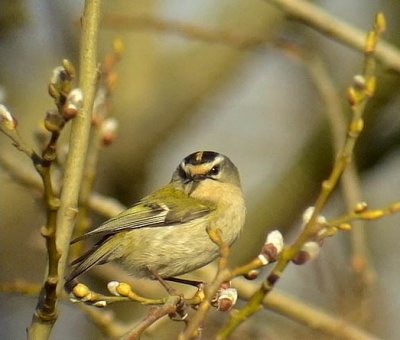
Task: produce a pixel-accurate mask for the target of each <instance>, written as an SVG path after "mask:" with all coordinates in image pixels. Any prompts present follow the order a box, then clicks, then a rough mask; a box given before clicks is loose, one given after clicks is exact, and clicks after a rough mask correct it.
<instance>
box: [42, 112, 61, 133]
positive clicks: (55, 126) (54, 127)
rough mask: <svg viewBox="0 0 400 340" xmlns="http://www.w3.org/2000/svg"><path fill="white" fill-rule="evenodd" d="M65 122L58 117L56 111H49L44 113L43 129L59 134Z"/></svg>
mask: <svg viewBox="0 0 400 340" xmlns="http://www.w3.org/2000/svg"><path fill="white" fill-rule="evenodd" d="M64 124H65V120H64V118H63V117H62V116H60V115H59V113H58V111H57V110H49V111H47V112H46V117H45V119H44V127H45V128H46V130H47V131H50V132H60V131H61V129H62V128H63V127H64Z"/></svg>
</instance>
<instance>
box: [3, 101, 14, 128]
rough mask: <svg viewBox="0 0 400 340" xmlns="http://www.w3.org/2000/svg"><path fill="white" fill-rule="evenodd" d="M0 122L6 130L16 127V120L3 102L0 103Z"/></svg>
mask: <svg viewBox="0 0 400 340" xmlns="http://www.w3.org/2000/svg"><path fill="white" fill-rule="evenodd" d="M0 124H1V127H5V128H6V129H7V130H15V129H16V127H17V120H16V119H15V117H14V116H13V115H12V114H11V113H10V111H8V109H7V108H6V107H5V106H4V105H3V104H0Z"/></svg>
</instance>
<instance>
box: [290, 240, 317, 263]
mask: <svg viewBox="0 0 400 340" xmlns="http://www.w3.org/2000/svg"><path fill="white" fill-rule="evenodd" d="M320 249H321V246H320V245H319V244H318V242H315V241H309V242H306V243H304V245H303V247H302V248H301V250H300V251H299V252H298V253H297V255H296V256H295V257H294V258H293V259H292V262H293V263H294V264H297V265H301V264H304V263H306V262H308V261H310V260H313V259H315V258H316V257H317V256H318V254H319V251H320Z"/></svg>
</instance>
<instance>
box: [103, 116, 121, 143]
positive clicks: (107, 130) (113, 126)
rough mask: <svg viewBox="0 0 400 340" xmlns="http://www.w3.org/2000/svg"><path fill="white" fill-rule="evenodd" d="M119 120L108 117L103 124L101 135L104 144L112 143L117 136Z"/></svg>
mask: <svg viewBox="0 0 400 340" xmlns="http://www.w3.org/2000/svg"><path fill="white" fill-rule="evenodd" d="M117 131H118V121H117V120H116V119H115V118H108V119H106V120H105V121H104V122H103V124H101V128H100V135H101V140H102V142H103V145H105V146H108V145H110V144H111V143H112V142H113V141H114V140H115V138H116V137H117Z"/></svg>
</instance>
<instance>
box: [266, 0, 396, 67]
mask: <svg viewBox="0 0 400 340" xmlns="http://www.w3.org/2000/svg"><path fill="white" fill-rule="evenodd" d="M265 1H266V2H268V3H271V4H273V5H275V6H277V7H279V8H280V9H281V10H283V11H284V12H285V13H286V14H288V15H289V16H290V17H292V18H294V19H296V20H299V21H301V22H303V23H304V24H306V25H308V26H310V27H312V28H314V29H315V30H317V31H319V32H320V33H322V34H324V35H326V36H328V37H329V38H332V39H335V40H337V41H339V42H341V43H343V44H346V45H347V46H349V47H352V48H353V49H355V50H357V51H361V52H363V51H364V43H365V32H363V31H361V30H359V29H357V28H355V27H354V26H351V25H349V24H347V23H345V22H343V21H341V20H339V19H337V18H335V17H333V16H332V15H330V14H328V13H327V12H325V11H323V10H322V9H320V8H318V7H317V6H315V5H313V4H312V3H310V2H308V1H305V0H265ZM375 56H376V59H377V60H378V61H380V62H382V63H383V64H384V65H386V66H387V67H388V68H391V69H393V70H395V71H397V72H400V51H399V49H398V48H396V47H395V46H394V45H391V44H389V43H388V42H385V41H383V40H381V41H380V42H379V46H377V48H376V51H375Z"/></svg>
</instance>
